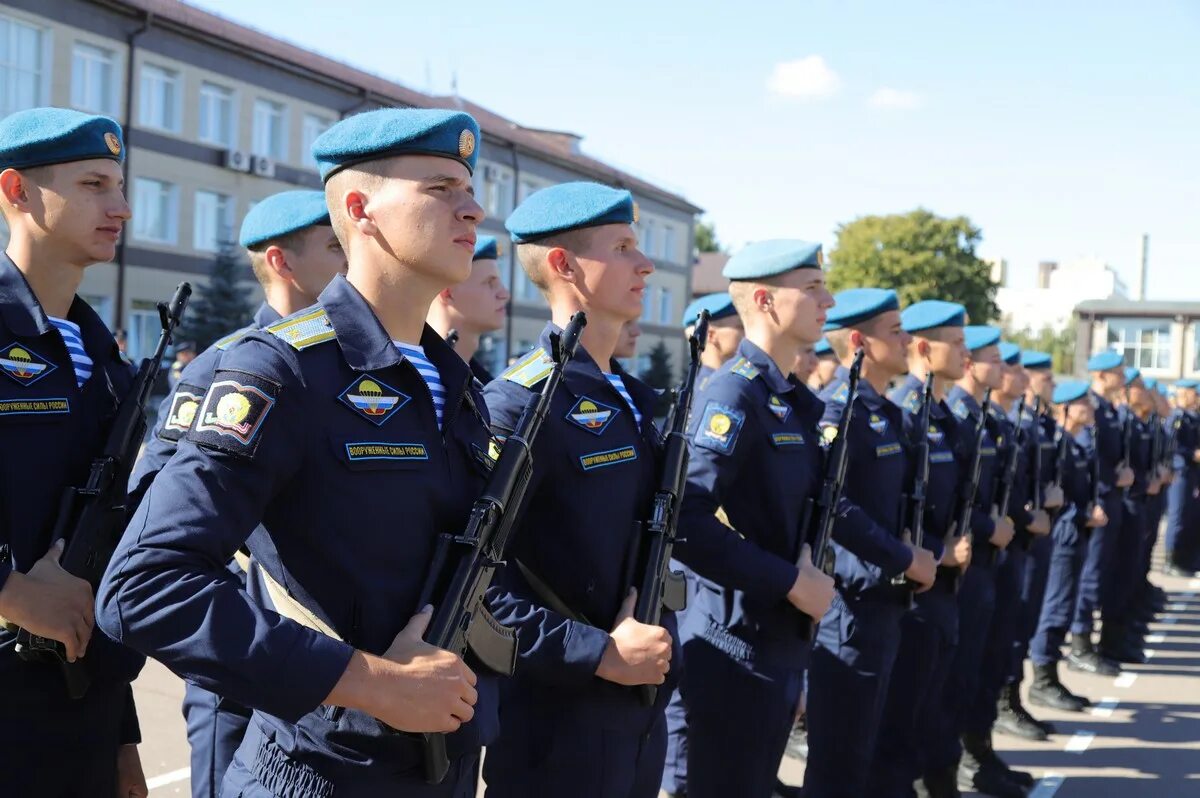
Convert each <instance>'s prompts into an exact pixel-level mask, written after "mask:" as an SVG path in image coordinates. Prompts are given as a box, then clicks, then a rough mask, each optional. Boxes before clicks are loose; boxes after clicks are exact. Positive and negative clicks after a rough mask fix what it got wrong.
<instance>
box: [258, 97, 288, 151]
mask: <svg viewBox="0 0 1200 798" xmlns="http://www.w3.org/2000/svg"><path fill="white" fill-rule="evenodd" d="M260 112H262V113H260ZM264 113H272V115H275V114H277V115H278V119H279V137H278V141H274V140H272V141H268V142H267V146H265V147H260V146H259V144H261V143H262V137H263V135H264V133H263V130H262V127H261V123H262V121H263V114H264ZM253 128H254V130H253V135H252V136H251V144H250V152H251V153H253V154H254V155H258V156H260V157H263V158H270V159H272V160H274V161H279V162H283V161H286V160H287V159H288V144H289V142H288V107H287V105H286V104H285V103H281V102H278V101H277V100H272V99H269V98H267V97H256V98H255V99H254V126H253Z"/></svg>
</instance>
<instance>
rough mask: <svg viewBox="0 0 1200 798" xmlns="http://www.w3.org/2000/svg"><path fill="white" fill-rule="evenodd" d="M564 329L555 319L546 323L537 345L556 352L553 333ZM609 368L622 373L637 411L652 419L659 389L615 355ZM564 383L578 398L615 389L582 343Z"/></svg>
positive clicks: (570, 364) (645, 417)
mask: <svg viewBox="0 0 1200 798" xmlns="http://www.w3.org/2000/svg"><path fill="white" fill-rule="evenodd" d="M561 332H562V328H561V327H559V326H558V325H557V324H555V323H554V322H552V321H550V322H546V326H545V327H543V328H542V334H541V336H539V337H538V346H540V347H541V348H542V349H543V350H545V352H546V355H547V356H550V354H551V353H552V352H553V351H554V349H553V343H552V342H551V340H550V335H551V333H556V334H557V333H561ZM608 368H609V370H610V371H611V372H612V373H613V374H618V375H620V377H621V381H622V382H623V383H624V384H625V390H627V391H629V395H630V396H631V397H633V403H634V405H635V406H636V407H637V409H638V412H639V413H641V414H642V418H643V419H652V418H653V417H654V405H655V404H656V403H657V401H658V397H659V393H658V391H656V390H655V389H653V388H651V387H650V386H649V385H647V384H646V383H644V382H642V381H641V380H639V379H637V378H636V377H634V376H633V375H631V374H629V372H627V371H625V369H623V368H621V364H620V363H618V362H617V360H616V359H615V358H614V359H611V360H609V361H608ZM563 383H564V384H565V386H566V388H567V390H569V391H570V392H571V394H572V395H574V396H576V397H580V396H583V395H584V394H586V393H589V392H591V393H599V392H602V391H605V390H608V391H612V390H615V389H614V388H613V386H612V384H611V383H610V382H609V381H608V378H607V377H605V376H604V373H603V372H602V371H600V367H599V366H598V365H597V364H596V361H595V360H593V359H592V356H591V354H590V353H589V352H588V351H587V350H586V349H585V348H584V347H583V344H582V343H580V344H579V345H578V346H577V347H575V356H574V357H572V358H571V359H570V360H569V361H568V362H567V364H566V366H565V367H564V368H563Z"/></svg>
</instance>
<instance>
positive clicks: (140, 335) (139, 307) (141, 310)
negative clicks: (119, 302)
mask: <svg viewBox="0 0 1200 798" xmlns="http://www.w3.org/2000/svg"><path fill="white" fill-rule="evenodd" d="M125 323H126V328H125V355H126V357H128V358H129V359H130V360H132V361H133V362H134V363H141V362H142V359H143V358H147V357H150V355H152V354H154V346H155V344H156V343H157V342H158V336H159V332H160V331H161V324H162V322H161V320H160V319H159V317H158V310H157V309H155V307H154V303H153V302H148V301H146V300H138V299H135V300H133V307H131V308H130V309H129V315H128V316H127V317H126V321H125Z"/></svg>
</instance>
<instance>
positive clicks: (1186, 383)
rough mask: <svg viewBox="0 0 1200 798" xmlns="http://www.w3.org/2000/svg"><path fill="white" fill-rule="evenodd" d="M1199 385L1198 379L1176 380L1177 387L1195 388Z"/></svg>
mask: <svg viewBox="0 0 1200 798" xmlns="http://www.w3.org/2000/svg"><path fill="white" fill-rule="evenodd" d="M1197 385H1200V382H1197V381H1196V380H1175V387H1176V388H1188V389H1191V390H1195V388H1196V386H1197Z"/></svg>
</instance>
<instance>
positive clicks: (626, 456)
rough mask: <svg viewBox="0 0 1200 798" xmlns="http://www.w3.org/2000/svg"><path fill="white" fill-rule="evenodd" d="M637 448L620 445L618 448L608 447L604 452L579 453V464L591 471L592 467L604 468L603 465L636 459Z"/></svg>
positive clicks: (585, 469)
mask: <svg viewBox="0 0 1200 798" xmlns="http://www.w3.org/2000/svg"><path fill="white" fill-rule="evenodd" d="M637 456H638V455H637V450H636V449H634V448H633V447H632V446H622V447H621V448H620V449H609V450H607V451H604V452H592V453H591V454H585V455H581V456H580V457H579V464H580V465H582V466H583V470H584V471H591V470H592V469H593V468H604V467H605V466H610V465H617V464H618V463H627V462H629V461H630V460H636V459H637Z"/></svg>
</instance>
